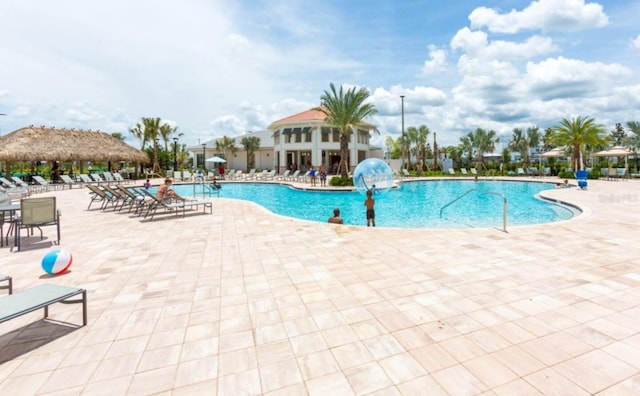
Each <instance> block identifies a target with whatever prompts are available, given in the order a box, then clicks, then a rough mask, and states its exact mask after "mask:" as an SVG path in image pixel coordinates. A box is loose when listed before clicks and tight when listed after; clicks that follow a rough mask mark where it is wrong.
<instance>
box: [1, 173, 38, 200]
mask: <svg viewBox="0 0 640 396" xmlns="http://www.w3.org/2000/svg"><path fill="white" fill-rule="evenodd" d="M21 181H22V180H21ZM25 184H26V183H25ZM0 185H1V186H2V187H1V188H2V189H3V190H2V191H3V192H4V193H6V194H10V195H14V196H20V197H21V198H22V197H28V196H29V195H30V194H31V189H29V187H28V185H27V187H24V186H22V185H16V184H14V183H12V182H10V181H9V180H7V179H6V178H4V177H0Z"/></svg>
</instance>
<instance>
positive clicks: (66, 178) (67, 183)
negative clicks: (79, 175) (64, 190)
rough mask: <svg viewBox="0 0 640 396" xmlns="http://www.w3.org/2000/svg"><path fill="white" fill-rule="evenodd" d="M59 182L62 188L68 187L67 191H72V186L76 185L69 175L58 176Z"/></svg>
mask: <svg viewBox="0 0 640 396" xmlns="http://www.w3.org/2000/svg"><path fill="white" fill-rule="evenodd" d="M59 177H60V180H62V183H63V185H64V186H69V189H72V188H73V186H75V185H78V184H77V183H76V182H75V181H73V179H71V178H70V177H69V175H60V176H59Z"/></svg>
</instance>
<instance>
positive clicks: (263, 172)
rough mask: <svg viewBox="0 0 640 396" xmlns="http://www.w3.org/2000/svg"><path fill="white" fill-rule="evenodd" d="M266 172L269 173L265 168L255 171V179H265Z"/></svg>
mask: <svg viewBox="0 0 640 396" xmlns="http://www.w3.org/2000/svg"><path fill="white" fill-rule="evenodd" d="M268 174H269V171H268V170H266V169H265V170H263V171H262V172H260V173H257V174H256V175H255V179H256V180H265V179H266V178H267V175H268Z"/></svg>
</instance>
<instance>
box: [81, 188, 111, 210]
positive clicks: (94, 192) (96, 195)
mask: <svg viewBox="0 0 640 396" xmlns="http://www.w3.org/2000/svg"><path fill="white" fill-rule="evenodd" d="M87 188H88V189H89V190H91V202H89V206H87V210H89V209H91V205H93V203H94V202H101V204H100V209H102V210H104V209H106V208H107V207H108V206H109V204H113V203H115V202H116V201H117V200H118V197H116V196H113V195H112V194H111V193H108V192H106V191H104V190H102V189H100V188H98V187H97V186H94V185H93V184H87Z"/></svg>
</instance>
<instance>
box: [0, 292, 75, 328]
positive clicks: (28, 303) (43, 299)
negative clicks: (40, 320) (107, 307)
mask: <svg viewBox="0 0 640 396" xmlns="http://www.w3.org/2000/svg"><path fill="white" fill-rule="evenodd" d="M79 294H82V299H76V300H70V298H71V297H75V296H77V295H79ZM58 302H59V303H63V304H75V303H82V325H83V326H86V325H87V291H86V290H85V289H80V288H77V287H69V286H60V285H54V284H51V283H45V284H42V285H38V286H36V287H32V288H31V289H25V290H22V291H19V292H17V293H14V294H11V295H10V296H5V297H2V298H1V299H0V323H2V322H6V321H8V320H11V319H14V318H17V317H19V316H22V315H25V314H28V313H30V312H33V311H37V310H39V309H42V308H44V317H45V318H47V317H49V306H50V305H52V304H55V303H58Z"/></svg>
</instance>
